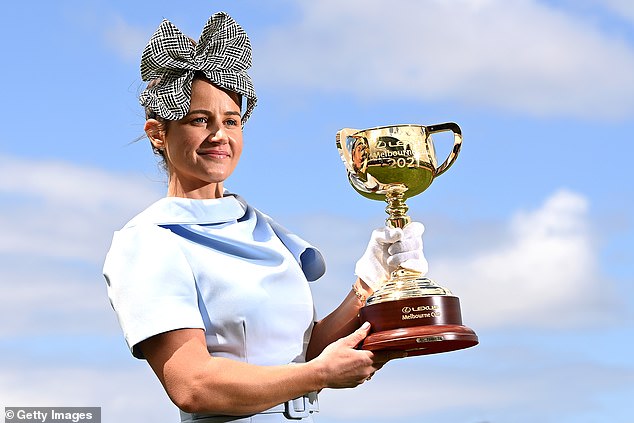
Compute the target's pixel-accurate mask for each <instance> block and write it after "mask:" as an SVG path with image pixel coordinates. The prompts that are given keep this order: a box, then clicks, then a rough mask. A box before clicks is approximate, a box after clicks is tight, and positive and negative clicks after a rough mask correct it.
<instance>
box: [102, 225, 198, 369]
mask: <svg viewBox="0 0 634 423" xmlns="http://www.w3.org/2000/svg"><path fill="white" fill-rule="evenodd" d="M177 242H178V241H177V240H176V239H175V238H174V235H173V234H172V233H171V232H170V231H169V230H168V229H164V228H161V227H158V226H155V225H149V224H148V225H140V226H134V227H129V228H124V229H123V230H121V231H118V232H115V234H114V237H113V239H112V245H111V247H110V251H109V252H108V254H107V256H106V260H105V263H104V268H103V274H104V277H105V278H106V284H107V289H108V297H109V298H110V303H111V304H112V308H113V309H114V310H115V312H116V314H117V318H118V320H119V324H120V325H121V328H122V329H123V333H124V336H125V340H126V343H127V344H128V347H129V348H130V351H131V352H132V355H133V356H135V357H137V358H144V357H143V355H142V353H141V351H140V350H139V348H138V344H139V342H141V341H143V340H145V339H147V338H150V337H152V336H154V335H158V334H160V333H163V332H167V331H170V330H175V329H184V328H201V329H204V324H203V320H202V317H201V315H200V311H199V309H198V296H197V291H196V282H195V279H194V276H193V274H192V270H191V267H190V266H189V263H188V262H187V259H186V258H185V255H184V254H183V252H182V251H181V249H180V246H179V245H178V243H177Z"/></svg>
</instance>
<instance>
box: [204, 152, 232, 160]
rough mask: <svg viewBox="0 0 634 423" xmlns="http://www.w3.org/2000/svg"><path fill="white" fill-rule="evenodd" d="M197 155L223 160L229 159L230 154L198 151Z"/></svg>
mask: <svg viewBox="0 0 634 423" xmlns="http://www.w3.org/2000/svg"><path fill="white" fill-rule="evenodd" d="M198 154H200V155H201V156H207V157H212V158H218V159H225V158H229V157H231V153H229V152H228V151H226V150H200V151H198Z"/></svg>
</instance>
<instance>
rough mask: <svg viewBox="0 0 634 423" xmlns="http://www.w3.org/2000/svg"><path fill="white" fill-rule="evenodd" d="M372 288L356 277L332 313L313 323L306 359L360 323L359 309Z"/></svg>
mask: <svg viewBox="0 0 634 423" xmlns="http://www.w3.org/2000/svg"><path fill="white" fill-rule="evenodd" d="M372 292H373V291H372V289H371V288H370V287H369V286H368V285H367V284H366V283H365V282H363V281H362V280H361V279H359V278H357V280H356V281H355V283H354V285H353V289H351V290H350V292H349V293H348V295H347V296H346V298H344V300H343V302H342V303H341V304H340V305H339V307H337V308H336V309H335V310H334V311H333V312H332V313H330V314H329V315H328V316H326V317H324V318H323V319H322V320H320V321H318V322H317V323H315V326H314V328H313V332H312V335H311V337H310V343H309V344H308V350H307V352H306V360H307V361H308V360H312V359H313V358H315V357H317V356H318V355H319V354H321V352H322V351H323V350H324V348H326V346H328V345H329V344H331V343H332V342H334V341H336V340H337V339H339V338H343V337H344V336H348V335H350V334H351V333H352V332H354V331H355V330H356V329H357V328H358V327H359V326H360V324H361V322H360V321H359V309H360V308H361V307H362V306H363V305H364V304H365V300H366V299H367V298H368V297H369V296H370V295H372Z"/></svg>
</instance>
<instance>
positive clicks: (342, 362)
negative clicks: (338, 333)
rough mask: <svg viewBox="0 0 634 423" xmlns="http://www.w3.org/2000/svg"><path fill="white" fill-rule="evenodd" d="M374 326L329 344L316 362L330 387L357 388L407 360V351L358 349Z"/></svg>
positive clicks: (365, 326)
mask: <svg viewBox="0 0 634 423" xmlns="http://www.w3.org/2000/svg"><path fill="white" fill-rule="evenodd" d="M369 331H370V324H369V323H368V322H366V323H364V324H363V325H362V326H361V327H360V328H359V329H357V330H356V331H354V332H353V333H351V334H350V335H348V336H346V337H344V338H341V339H339V340H337V341H335V342H333V343H332V344H330V345H328V346H327V347H326V348H325V349H324V351H323V352H322V353H321V354H320V355H319V356H318V357H317V358H315V359H314V360H313V362H312V364H314V365H317V366H318V369H319V370H318V371H319V372H320V373H321V374H322V377H323V384H324V387H326V388H354V387H355V386H358V385H360V384H362V383H363V382H365V381H367V380H369V379H370V377H372V375H373V374H374V372H376V371H377V370H379V369H380V368H381V367H383V365H384V364H385V363H387V362H388V361H390V360H392V359H394V358H402V357H406V356H407V354H406V353H403V352H397V351H391V352H372V351H366V350H358V349H356V347H357V346H358V345H359V344H360V343H361V342H362V341H363V340H364V339H365V337H366V336H368V333H369Z"/></svg>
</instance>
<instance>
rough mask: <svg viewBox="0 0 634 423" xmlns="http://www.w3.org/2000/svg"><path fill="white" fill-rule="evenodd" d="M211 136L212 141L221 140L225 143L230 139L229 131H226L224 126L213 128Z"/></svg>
mask: <svg viewBox="0 0 634 423" xmlns="http://www.w3.org/2000/svg"><path fill="white" fill-rule="evenodd" d="M210 137H211V142H220V143H223V144H224V143H226V142H228V141H229V138H228V135H227V131H225V130H224V128H222V127H221V126H218V127H216V128H212V129H211V133H210Z"/></svg>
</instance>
